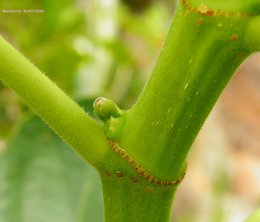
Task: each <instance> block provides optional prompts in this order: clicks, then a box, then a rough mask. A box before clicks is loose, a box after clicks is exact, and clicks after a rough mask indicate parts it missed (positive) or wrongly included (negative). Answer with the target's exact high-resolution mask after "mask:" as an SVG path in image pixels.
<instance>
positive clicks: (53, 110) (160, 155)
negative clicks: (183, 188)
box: [0, 0, 260, 222]
mask: <svg viewBox="0 0 260 222" xmlns="http://www.w3.org/2000/svg"><path fill="white" fill-rule="evenodd" d="M259 14H260V1H259V0H248V1H242V0H230V1H228V2H225V1H220V0H218V1H214V0H205V1H203V3H202V1H199V0H180V2H179V5H178V8H177V11H176V14H175V17H174V20H173V22H172V24H171V27H170V30H169V34H168V37H167V40H166V42H165V45H164V47H163V49H162V51H161V55H160V57H159V59H158V62H157V64H156V66H155V69H154V71H153V73H152V76H151V78H150V80H149V81H148V83H147V85H146V86H145V88H144V91H143V93H142V94H141V95H140V97H139V99H138V101H137V102H136V104H135V105H134V106H133V107H132V108H131V109H130V110H127V111H122V110H120V109H119V108H118V107H117V106H116V105H115V104H114V103H113V102H112V101H111V100H108V99H104V98H99V99H97V100H96V102H95V103H94V110H95V113H96V115H97V117H98V118H99V119H100V120H101V121H102V122H103V124H99V123H97V122H95V121H94V120H92V119H91V118H90V117H89V116H88V115H87V114H86V113H84V111H83V110H82V109H81V108H79V107H78V106H77V105H76V104H75V103H74V102H73V101H72V100H71V99H70V98H69V97H68V96H67V95H66V94H65V93H63V92H62V90H60V89H59V88H58V87H57V86H56V85H55V84H54V83H52V82H51V81H50V80H49V79H48V78H47V77H46V76H45V75H44V74H43V73H41V72H40V71H39V70H38V69H37V68H36V67H35V66H33V65H32V64H31V63H30V62H28V60H27V59H25V58H24V57H23V56H22V55H21V54H20V53H19V52H17V51H16V50H15V49H13V48H12V47H11V46H10V45H9V44H8V43H7V42H6V41H5V40H4V39H3V38H0V49H1V51H0V58H1V65H0V79H1V80H2V81H3V82H4V83H5V84H6V85H7V86H9V87H11V88H12V89H14V90H15V91H16V92H17V93H18V94H19V95H20V96H21V98H22V99H23V100H24V101H25V103H27V104H28V105H29V106H30V107H31V108H32V109H33V110H34V111H35V112H36V113H37V114H38V115H39V116H40V117H41V118H42V119H44V120H45V121H46V122H47V123H48V124H49V126H50V127H51V128H53V129H54V130H55V131H56V132H57V133H58V134H59V135H60V136H61V137H62V138H63V139H64V140H65V141H67V142H68V143H69V144H70V145H71V146H72V147H73V148H74V150H75V151H77V152H78V153H79V154H80V155H81V156H82V157H83V158H84V159H85V160H87V161H89V162H90V163H91V164H92V165H93V166H94V167H95V168H96V169H97V170H98V171H99V173H100V176H101V179H102V183H103V192H104V209H105V220H106V222H123V221H128V222H138V221H140V222H141V221H150V222H167V221H169V220H170V216H171V205H172V198H173V196H174V193H175V191H176V188H177V185H178V184H179V183H180V182H181V181H182V179H183V177H184V174H185V169H186V163H185V159H186V156H187V154H188V151H189V149H190V147H191V145H192V142H193V141H194V138H195V137H196V135H197V134H198V132H199V129H200V128H201V126H202V124H203V122H204V121H205V119H206V117H207V116H208V114H209V112H210V110H211V109H212V107H213V105H214V104H215V102H216V100H217V98H218V97H219V95H220V94H221V92H222V90H223V89H224V87H225V86H226V85H227V83H228V81H229V80H230V78H231V77H232V75H233V73H234V72H235V70H236V69H237V67H238V66H239V65H240V64H241V63H242V62H243V61H244V60H245V59H246V58H247V57H248V56H249V55H250V54H252V53H253V52H255V51H259V50H260V31H259V30H260V29H259V26H260V16H259Z"/></svg>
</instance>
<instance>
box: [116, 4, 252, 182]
mask: <svg viewBox="0 0 260 222" xmlns="http://www.w3.org/2000/svg"><path fill="white" fill-rule="evenodd" d="M185 2H186V1H185ZM224 4H225V3H224ZM198 10H199V9H196V8H192V7H188V6H187V5H185V4H181V5H179V7H178V10H177V13H176V15H175V18H174V21H173V24H172V25H171V28H170V31H169V34H168V37H167V40H166V43H165V45H164V47H163V49H162V51H161V54H160V57H159V60H158V62H157V64H156V66H155V69H154V71H153V73H152V76H151V78H150V80H149V81H148V83H147V85H146V87H145V89H144V91H143V93H142V95H141V96H140V98H139V100H138V101H137V103H136V105H135V106H134V107H133V108H132V109H131V110H130V111H129V112H128V116H127V121H126V124H125V128H124V130H125V133H124V132H123V133H122V136H121V138H120V140H119V143H120V145H121V146H122V147H124V149H126V150H127V152H129V153H130V154H131V155H132V156H133V157H134V158H135V159H137V160H138V161H139V162H140V164H141V165H143V166H144V167H145V168H146V169H147V170H149V171H150V172H153V173H154V175H155V176H157V177H159V178H164V179H167V180H174V179H176V178H177V177H179V174H180V171H181V169H182V168H183V163H184V161H185V159H186V156H187V153H188V151H189V149H190V146H191V144H192V142H193V140H194V138H195V136H196V135H197V133H198V132H199V129H200V127H201V126H202V124H203V122H204V121H205V119H206V117H207V115H208V114H209V112H210V110H211V109H212V107H213V105H214V104H215V102H216V100H217V98H218V97H219V95H220V93H221V92H222V90H223V89H224V87H225V86H226V85H227V83H228V81H229V80H230V78H231V77H232V75H233V73H234V72H235V70H236V69H237V67H238V66H239V65H240V64H241V63H242V61H243V60H244V59H245V58H246V57H247V56H248V55H249V54H250V53H251V51H250V50H248V48H247V45H246V44H245V30H246V29H247V27H248V24H249V22H250V21H251V20H252V19H253V18H252V17H250V16H248V17H247V16H245V17H244V16H242V14H241V15H240V14H239V13H238V14H235V15H236V16H234V17H232V16H233V14H232V13H226V14H225V15H227V16H218V14H217V13H216V14H217V15H216V16H211V14H209V15H208V14H205V15H202V14H201V13H200V12H199V11H198ZM216 12H217V11H216ZM213 13H214V11H213ZM126 132H127V133H126Z"/></svg>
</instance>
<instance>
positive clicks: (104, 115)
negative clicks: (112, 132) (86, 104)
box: [93, 97, 122, 122]
mask: <svg viewBox="0 0 260 222" xmlns="http://www.w3.org/2000/svg"><path fill="white" fill-rule="evenodd" d="M93 106H94V112H95V114H96V116H97V117H98V118H99V119H100V120H102V121H104V122H106V121H107V120H109V119H110V118H111V117H113V118H117V117H120V116H121V115H122V110H120V109H119V108H118V107H117V105H116V104H115V103H114V102H113V101H112V100H110V99H106V98H103V97H99V98H97V99H96V100H95V102H94V105H93Z"/></svg>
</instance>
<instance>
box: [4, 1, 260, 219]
mask: <svg viewBox="0 0 260 222" xmlns="http://www.w3.org/2000/svg"><path fill="white" fill-rule="evenodd" d="M175 4H176V2H175V1H173V0H161V1H152V0H55V1H53V0H37V1H36V0H24V1H20V0H12V1H9V0H1V1H0V10H1V11H0V34H1V35H2V36H4V37H5V38H6V39H7V40H8V41H9V42H10V43H11V44H12V45H13V46H15V47H16V48H17V49H19V50H20V51H21V52H22V53H23V54H24V55H25V56H26V57H27V58H29V59H30V60H31V61H32V62H33V63H34V64H35V65H36V66H37V67H39V68H40V69H41V70H42V71H43V72H44V73H45V74H46V75H48V76H49V77H50V78H51V79H52V80H53V81H55V82H56V83H57V85H59V86H60V87H61V88H62V89H63V90H64V91H66V92H67V93H68V94H69V95H70V96H71V97H73V98H74V99H75V100H76V101H77V102H78V103H79V104H80V105H81V106H82V108H83V109H85V110H86V111H87V112H90V113H91V109H92V102H93V100H94V99H95V98H96V97H99V96H105V97H108V98H111V99H113V100H115V101H116V102H117V103H118V104H119V105H120V107H122V108H124V109H127V108H130V107H131V106H132V105H133V103H134V102H135V100H136V99H137V97H138V95H139V93H140V92H141V90H142V87H143V85H144V84H145V81H146V80H147V79H148V78H149V76H150V74H151V71H152V69H153V66H154V63H155V62H156V59H157V57H158V54H159V51H160V48H161V46H162V44H163V42H164V39H165V37H166V34H167V30H168V28H169V25H170V22H171V19H172V16H173V14H174V10H175ZM4 9H43V10H44V13H4V12H3V10H4ZM0 63H1V61H0ZM14 65H15V64H14ZM173 90H174V89H173ZM28 112H29V109H28V107H27V106H25V105H24V104H23V102H22V101H21V100H20V98H19V97H18V96H17V95H16V94H15V93H14V92H13V91H12V90H10V89H8V88H6V87H5V86H3V85H1V86H0V152H1V159H0V166H2V165H4V166H5V167H3V168H2V171H3V169H5V168H6V169H13V168H15V167H17V166H16V165H15V163H14V162H12V161H11V160H13V159H14V158H13V156H12V155H14V154H12V153H11V152H9V153H8V149H10V150H11V149H14V148H13V147H14V146H16V149H18V148H19V143H18V142H17V143H12V141H16V139H17V137H19V138H21V137H27V140H26V141H27V142H26V147H27V148H28V147H29V148H30V147H31V146H32V147H34V146H35V147H39V146H38V145H37V144H34V145H31V144H30V143H31V141H32V140H33V139H32V140H31V141H30V137H31V138H33V137H34V134H35V133H36V132H35V131H32V132H31V134H30V131H28V132H29V133H27V134H26V135H22V134H21V132H18V133H15V132H17V131H19V130H17V125H20V128H23V127H31V126H23V127H21V124H22V123H21V122H23V121H24V116H28ZM26 118H28V117H26ZM37 121H38V120H36V122H37ZM37 124H38V123H37ZM37 124H36V125H37ZM37 126H38V125H37ZM18 128H19V127H18ZM40 130H43V128H41V129H40ZM44 130H47V129H45V128H44ZM36 134H37V133H36ZM48 135H52V133H51V132H49V134H48ZM13 137H14V138H13ZM45 137H46V135H45ZM45 137H44V138H45ZM52 137H53V138H54V137H55V135H52ZM52 137H51V136H50V138H52ZM50 138H49V140H52V139H50ZM45 139H46V138H45ZM9 141H11V145H10V142H9ZM18 141H19V140H18ZM57 143H58V142H57ZM14 144H15V145H14ZM28 144H29V145H28ZM57 146H59V145H57ZM27 152H31V151H30V150H27ZM10 153H11V154H10ZM8 155H9V157H8V158H6V156H8ZM48 155H50V154H48ZM48 155H47V156H46V158H45V159H44V160H42V161H45V162H46V165H45V162H43V163H42V164H43V165H42V168H41V170H42V171H44V172H45V171H46V169H47V168H44V167H45V166H47V163H48V164H49V163H50V159H51V158H50V157H49V156H48ZM16 158H18V159H19V158H20V157H16ZM30 158H31V157H30ZM32 158H34V157H32ZM6 159H8V161H6ZM188 159H189V160H188V171H187V176H186V177H185V179H184V181H183V183H182V184H181V185H180V188H179V190H178V192H177V195H176V198H175V204H174V210H173V211H174V214H173V221H176V222H206V221H207V222H240V221H243V220H244V219H245V218H247V217H248V216H249V215H250V214H251V213H252V212H253V211H254V210H255V209H256V208H257V207H258V206H259V204H260V54H254V55H252V56H251V57H250V58H248V59H247V61H245V63H244V64H242V65H241V67H240V68H239V70H238V71H237V74H236V75H235V77H234V78H233V79H232V81H231V82H230V84H229V85H228V87H227V88H226V89H225V91H224V93H223V94H222V96H221V98H220V99H219V101H218V102H217V104H216V106H215V108H214V110H213V111H212V112H211V114H210V116H209V118H208V119H207V121H206V123H205V124H204V126H203V128H202V130H201V132H200V134H199V136H198V138H197V139H196V141H195V143H194V145H193V147H192V150H191V152H190V155H189V158H188ZM19 160H20V159H19ZM26 161H27V159H26V158H25V159H21V160H20V164H21V166H23V165H24V164H27V165H28V163H27V162H26ZM73 161H74V160H73ZM73 161H72V162H73ZM30 163H31V162H30ZM62 164H64V163H61V165H62ZM76 165H77V164H76ZM83 165H84V164H83ZM53 167H54V168H55V167H57V166H53ZM60 167H61V166H60ZM77 167H79V168H80V167H82V165H80V164H79V165H77ZM29 168H30V164H29ZM22 169H23V168H22ZM52 170H53V169H52V168H48V172H49V173H50V172H52ZM66 170H68V169H66ZM69 171H71V172H68V173H70V174H72V175H73V174H74V173H75V172H74V171H73V170H69ZM90 171H91V170H90ZM90 171H88V172H87V173H86V172H85V171H84V173H82V174H84V175H81V176H82V177H85V176H86V178H88V179H86V181H85V182H84V184H83V185H82V187H81V188H79V190H80V189H82V190H83V191H82V192H85V193H88V192H89V193H91V194H92V195H88V196H87V197H86V201H89V202H90V203H91V204H85V205H84V207H83V209H84V210H86V209H87V208H89V209H92V210H89V211H88V210H86V212H87V213H85V214H84V215H83V214H80V215H81V216H75V215H76V214H74V213H71V215H70V216H67V217H66V219H62V220H61V219H60V220H59V219H58V218H59V217H58V215H57V218H56V220H50V219H48V220H47V221H55V222H57V221H63V222H64V221H101V219H100V218H101V216H102V210H101V209H100V208H101V206H102V198H101V194H100V192H101V188H100V184H99V183H98V182H95V183H94V182H93V181H94V180H97V177H96V175H94V174H95V172H92V171H91V172H90ZM8 172H9V171H8ZM66 172H67V171H66ZM20 175H21V172H19V170H18V171H15V172H13V171H12V170H10V172H9V173H5V172H1V169H0V179H1V181H0V201H1V203H0V215H1V213H2V215H8V212H9V211H10V210H13V211H12V212H13V213H14V212H15V211H16V210H17V206H16V204H14V206H13V205H12V207H11V208H10V207H9V205H8V204H9V202H10V198H15V199H16V200H18V199H17V195H18V194H16V193H14V194H13V192H12V189H14V190H19V189H22V188H21V187H24V186H25V185H24V184H27V183H26V182H21V181H24V180H25V179H28V180H30V177H28V178H26V177H25V179H24V178H23V179H21V180H19V181H20V183H11V184H12V186H14V187H13V188H10V190H9V189H7V188H6V187H8V186H9V182H5V181H6V180H7V181H8V179H10V178H20ZM43 175H45V176H48V174H47V173H46V172H45V173H43ZM93 175H94V176H93ZM64 176H65V177H66V175H61V174H59V173H56V174H55V178H61V177H64ZM81 176H79V175H78V177H77V178H78V179H79V178H80V177H81ZM92 177H93V178H94V179H93V180H92V179H91V178H92ZM73 179H75V178H74V177H73V176H72V177H71V178H70V179H68V181H65V182H64V183H71V184H72V182H71V181H70V180H73ZM10 180H11V179H10ZM40 183H48V180H46V181H44V182H43V181H41V182H39V184H40ZM54 183H56V182H55V181H54ZM13 184H14V185H13ZM21 184H23V186H21ZM39 184H38V185H35V189H32V190H30V191H31V192H34V194H35V195H36V196H37V192H38V193H40V192H43V190H42V189H43V188H42V186H40V185H39ZM55 186H56V185H55V184H54V185H53V184H52V185H50V186H49V189H52V187H55ZM59 186H60V188H62V187H63V186H64V184H60V185H59ZM95 186H97V187H95ZM57 187H58V185H57ZM84 187H88V189H87V191H86V188H84ZM60 188H59V189H60ZM54 189H55V188H54ZM53 192H54V193H55V191H53ZM64 192H65V191H64ZM9 193H11V194H9ZM93 193H94V194H95V195H97V196H98V197H97V199H98V201H96V202H95V195H94V194H93ZM98 193H99V194H98ZM48 195H49V196H51V195H54V194H51V193H48V192H47V193H45V197H46V200H45V201H46V207H47V205H48ZM55 195H56V194H55ZM55 195H54V196H55ZM75 195H76V194H75ZM77 195H81V194H80V192H79V193H77ZM41 197H42V196H41ZM45 197H44V198H45ZM55 197H56V196H55ZM58 198H59V196H57V199H58ZM68 198H69V197H68ZM91 198H92V199H91ZM24 199H26V197H24ZM69 200H70V199H68V201H69ZM19 201H20V205H21V206H22V205H23V204H24V202H23V201H22V200H21V198H20V199H19ZM19 201H18V202H19ZM30 201H31V202H30ZM37 201H39V200H31V199H30V200H29V206H35V207H36V206H41V203H39V202H37ZM51 201H54V202H55V201H57V200H56V199H55V198H53V199H52V200H51ZM74 201H75V203H77V200H74ZM16 202H17V201H16ZM27 202H28V201H27ZM81 202H82V200H81ZM94 202H95V204H96V205H95V204H94ZM76 205H77V204H75V206H76ZM21 206H20V208H19V211H20V214H21V215H23V213H21V212H23V209H24V208H25V207H24V208H23V207H21ZM29 206H28V207H29ZM81 207H82V204H81ZM91 207H92V208H91ZM93 207H95V208H98V210H93ZM47 208H48V207H47ZM7 209H8V210H7ZM21 209H22V210H21ZM64 209H65V210H66V208H64ZM64 209H63V210H64ZM59 210H60V209H57V212H63V211H62V210H61V211H59ZM93 212H95V213H98V214H99V217H95V216H93V218H95V219H93V218H92V217H91V214H92V213H93ZM100 212H101V213H100ZM42 213H43V214H48V212H44V211H43V212H42ZM14 214H15V213H14ZM53 214H55V213H53ZM21 215H20V217H19V216H18V217H17V218H20V220H19V219H18V220H16V221H23V220H24V221H27V222H28V221H29V222H30V221H45V220H44V219H42V218H41V220H40V219H39V218H38V217H37V215H34V216H30V212H29V213H28V212H27V211H26V213H24V215H27V216H28V215H29V216H28V217H25V216H21ZM77 215H78V214H77ZM82 215H83V216H82ZM1 218H2V217H1V216H0V219H1ZM3 218H6V217H3ZM21 218H23V220H21ZM24 218H27V220H25V219H24ZM28 218H29V219H28ZM32 218H34V219H35V218H36V220H33V219H32ZM53 218H55V217H53V215H52V219H53ZM76 218H77V219H76ZM78 218H80V219H78ZM1 221H6V222H8V221H12V220H7V219H2V220H1Z"/></svg>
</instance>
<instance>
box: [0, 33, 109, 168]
mask: <svg viewBox="0 0 260 222" xmlns="http://www.w3.org/2000/svg"><path fill="white" fill-rule="evenodd" d="M0 49H1V50H0V61H1V64H0V80H2V81H3V82H4V83H5V84H6V85H7V86H9V87H10V88H12V89H13V90H14V91H16V92H17V93H18V94H19V96H20V97H21V98H22V99H23V100H24V101H25V102H26V103H27V104H28V105H29V106H30V107H31V108H32V109H33V110H34V111H35V112H36V113H37V114H38V115H39V116H40V117H41V118H42V119H43V120H45V121H46V123H47V124H48V125H49V126H50V127H51V128H53V129H54V130H55V131H56V132H57V133H58V134H59V135H60V136H61V137H62V138H63V139H64V140H65V141H67V142H68V143H69V144H70V145H71V146H72V147H73V148H74V149H75V150H76V151H77V152H78V153H79V154H80V155H81V156H83V158H85V159H86V160H88V161H89V162H90V163H92V164H93V165H95V166H96V165H98V164H100V160H102V158H103V157H104V156H105V154H106V152H107V143H106V138H105V135H104V133H103V128H102V127H101V126H99V125H98V124H97V123H95V122H94V120H92V119H91V118H90V117H89V116H88V115H87V114H86V113H85V112H84V111H83V110H82V109H81V108H80V107H79V106H78V105H77V104H76V103H75V102H73V100H72V99H70V98H69V97H68V96H67V95H66V94H65V93H64V92H63V91H62V90H61V89H60V88H59V87H58V86H56V85H55V84H54V83H53V82H52V81H51V80H50V79H49V78H48V77H47V76H45V75H44V74H43V73H42V72H41V71H40V70H39V69H37V68H36V67H35V66H34V65H33V64H32V63H30V62H29V61H28V60H27V59H26V58H25V57H24V56H23V55H21V54H20V53H19V52H18V51H17V50H15V49H14V48H13V47H12V46H11V45H10V44H9V43H8V42H6V41H5V40H4V39H3V38H2V37H0Z"/></svg>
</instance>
